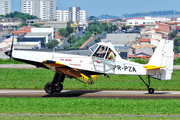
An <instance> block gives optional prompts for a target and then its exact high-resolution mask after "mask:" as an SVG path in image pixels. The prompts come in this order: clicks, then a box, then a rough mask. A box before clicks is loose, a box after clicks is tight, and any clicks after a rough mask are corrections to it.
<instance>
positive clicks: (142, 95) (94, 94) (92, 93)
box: [0, 89, 180, 99]
mask: <svg viewBox="0 0 180 120" xmlns="http://www.w3.org/2000/svg"><path fill="white" fill-rule="evenodd" d="M0 97H41V98H51V97H57V98H119V99H167V98H171V99H179V98H180V91H155V92H154V94H149V93H148V91H144V90H143V91H134V90H128V91H124V90H118V91H114V90H108V91H107V90H106V91H104V90H103V91H100V90H63V91H62V92H61V93H53V94H47V93H45V91H44V90H17V89H12V90H7V89H1V90H0Z"/></svg>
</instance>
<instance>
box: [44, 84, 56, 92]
mask: <svg viewBox="0 0 180 120" xmlns="http://www.w3.org/2000/svg"><path fill="white" fill-rule="evenodd" d="M44 90H45V91H46V93H53V92H55V90H56V86H55V85H54V84H52V82H48V83H46V85H45V87H44Z"/></svg>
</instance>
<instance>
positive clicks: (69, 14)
mask: <svg viewBox="0 0 180 120" xmlns="http://www.w3.org/2000/svg"><path fill="white" fill-rule="evenodd" d="M56 19H57V21H69V20H71V21H73V22H76V21H79V22H80V24H84V23H86V22H87V12H86V10H80V7H69V11H63V10H56Z"/></svg>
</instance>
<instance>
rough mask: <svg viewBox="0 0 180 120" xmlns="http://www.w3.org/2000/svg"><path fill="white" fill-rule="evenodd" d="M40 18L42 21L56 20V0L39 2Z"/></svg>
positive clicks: (41, 0)
mask: <svg viewBox="0 0 180 120" xmlns="http://www.w3.org/2000/svg"><path fill="white" fill-rule="evenodd" d="M39 2H40V3H39V4H40V6H39V7H40V18H41V19H42V20H52V19H56V0H40V1H39Z"/></svg>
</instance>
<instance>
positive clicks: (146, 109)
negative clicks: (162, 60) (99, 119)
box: [0, 98, 180, 115]
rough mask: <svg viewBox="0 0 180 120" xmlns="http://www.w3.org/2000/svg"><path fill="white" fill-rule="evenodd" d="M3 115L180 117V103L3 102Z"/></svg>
mask: <svg viewBox="0 0 180 120" xmlns="http://www.w3.org/2000/svg"><path fill="white" fill-rule="evenodd" d="M0 101H1V102H0V106H1V109H0V113H1V114H2V113H4V114H5V113H8V114H84V115H85V114H103V115H108V114H113V115H114V114H116V115H180V112H179V110H180V101H179V99H163V100H161V99H155V100H143V99H138V100H133V99H110V98H109V99H108V98H104V99H94V98H0Z"/></svg>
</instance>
